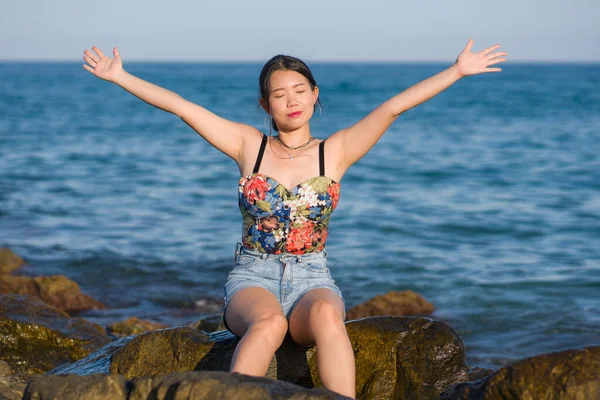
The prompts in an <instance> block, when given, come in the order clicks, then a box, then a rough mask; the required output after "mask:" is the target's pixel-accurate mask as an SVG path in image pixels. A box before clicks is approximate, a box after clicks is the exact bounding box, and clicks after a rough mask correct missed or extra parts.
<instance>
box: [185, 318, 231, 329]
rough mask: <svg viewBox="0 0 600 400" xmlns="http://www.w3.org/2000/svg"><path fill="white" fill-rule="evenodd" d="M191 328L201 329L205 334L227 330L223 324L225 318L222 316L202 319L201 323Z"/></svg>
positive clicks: (192, 325)
mask: <svg viewBox="0 0 600 400" xmlns="http://www.w3.org/2000/svg"><path fill="white" fill-rule="evenodd" d="M190 327H191V328H195V329H200V330H201V331H204V332H216V331H224V330H225V325H224V324H223V316H222V315H221V314H218V315H213V316H210V317H206V318H204V319H201V320H200V321H198V322H196V323H194V324H191V325H190Z"/></svg>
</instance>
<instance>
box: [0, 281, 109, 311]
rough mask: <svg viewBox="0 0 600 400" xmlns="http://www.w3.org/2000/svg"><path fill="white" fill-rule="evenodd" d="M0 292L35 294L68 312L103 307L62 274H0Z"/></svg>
mask: <svg viewBox="0 0 600 400" xmlns="http://www.w3.org/2000/svg"><path fill="white" fill-rule="evenodd" d="M0 294H22V295H28V296H35V297H38V298H40V299H42V300H43V301H45V302H46V303H48V304H50V305H52V306H54V307H56V308H58V309H60V310H62V311H65V312H68V313H72V312H77V311H83V310H89V309H91V308H104V304H102V303H100V302H99V301H97V300H94V299H93V298H91V297H90V296H88V295H85V294H83V293H81V289H80V288H79V285H78V284H77V283H76V282H74V281H72V280H71V279H69V278H67V277H65V276H63V275H52V276H36V277H34V278H31V277H27V276H12V275H0Z"/></svg>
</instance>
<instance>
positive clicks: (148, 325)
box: [107, 317, 168, 337]
mask: <svg viewBox="0 0 600 400" xmlns="http://www.w3.org/2000/svg"><path fill="white" fill-rule="evenodd" d="M164 328H168V326H167V325H163V324H159V323H158V322H152V321H148V320H145V319H139V318H137V317H131V318H128V319H126V320H124V321H118V322H115V323H113V324H111V325H110V326H109V327H108V329H107V330H108V332H109V333H110V334H112V335H114V336H121V337H122V336H130V335H139V334H140V333H144V332H149V331H155V330H157V329H164Z"/></svg>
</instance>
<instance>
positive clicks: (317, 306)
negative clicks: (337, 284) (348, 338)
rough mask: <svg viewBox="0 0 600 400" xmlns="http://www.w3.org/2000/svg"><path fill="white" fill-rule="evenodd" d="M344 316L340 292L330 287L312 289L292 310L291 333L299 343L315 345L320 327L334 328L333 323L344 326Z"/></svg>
mask: <svg viewBox="0 0 600 400" xmlns="http://www.w3.org/2000/svg"><path fill="white" fill-rule="evenodd" d="M315 311H316V313H315ZM322 311H324V312H322ZM319 314H320V315H319ZM344 316H345V306H344V301H343V299H342V298H341V297H340V295H339V294H338V293H336V292H335V291H333V290H332V289H330V288H316V289H311V290H309V291H308V292H307V293H306V294H305V295H304V296H302V298H301V299H300V301H299V302H298V304H296V306H295V307H294V309H293V310H292V313H291V315H290V322H289V330H290V335H291V336H292V339H294V341H295V342H296V343H298V344H301V345H304V346H313V345H314V344H315V337H316V335H317V334H318V331H319V328H321V330H322V329H323V328H325V329H327V328H329V327H332V328H333V326H331V324H332V323H333V324H338V325H339V326H344ZM315 317H316V318H315Z"/></svg>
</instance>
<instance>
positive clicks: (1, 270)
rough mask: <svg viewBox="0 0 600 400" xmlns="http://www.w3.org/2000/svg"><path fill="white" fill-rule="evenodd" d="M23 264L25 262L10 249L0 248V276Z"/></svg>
mask: <svg viewBox="0 0 600 400" xmlns="http://www.w3.org/2000/svg"><path fill="white" fill-rule="evenodd" d="M23 264H25V261H24V260H23V259H22V258H21V257H19V256H18V255H17V254H15V253H13V251H12V250H11V249H9V248H6V247H0V275H3V274H8V273H10V272H12V271H14V270H15V269H17V268H19V267H20V266H21V265H23Z"/></svg>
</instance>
